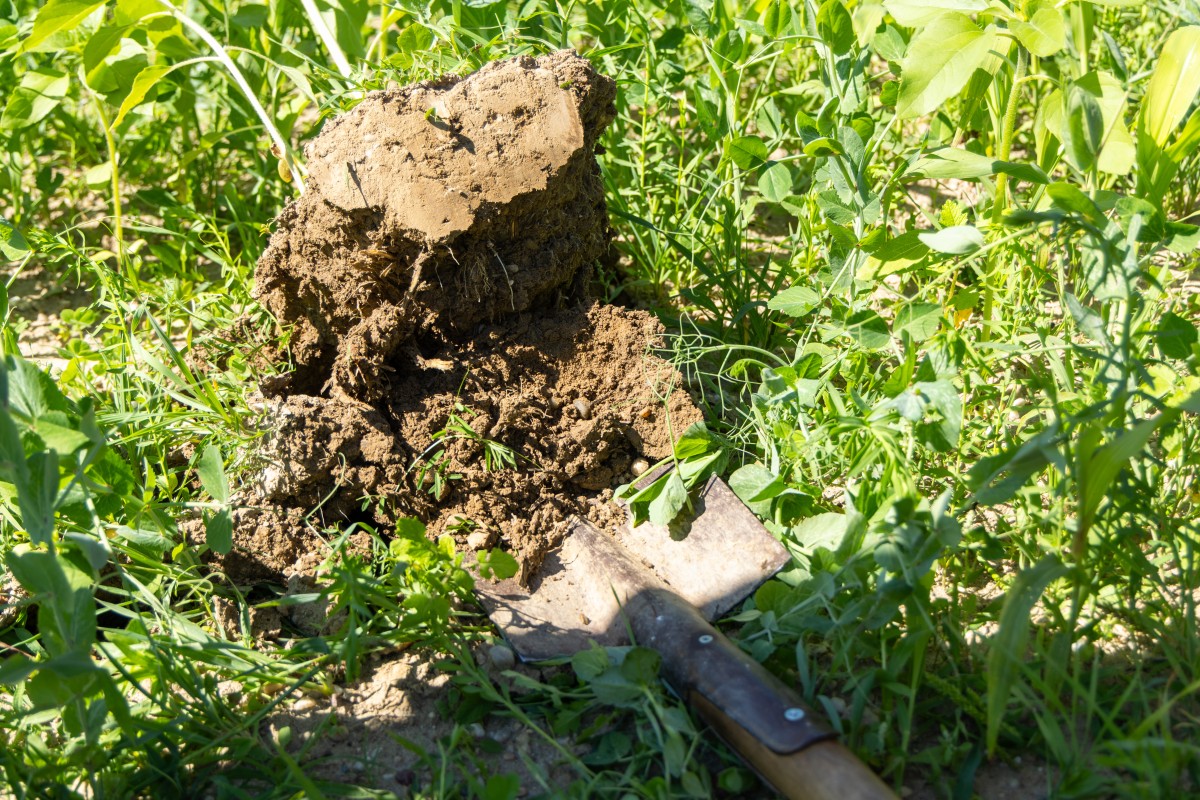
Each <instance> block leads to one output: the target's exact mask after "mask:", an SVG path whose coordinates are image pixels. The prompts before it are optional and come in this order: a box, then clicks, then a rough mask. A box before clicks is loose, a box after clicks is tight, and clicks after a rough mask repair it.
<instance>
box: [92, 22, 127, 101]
mask: <svg viewBox="0 0 1200 800" xmlns="http://www.w3.org/2000/svg"><path fill="white" fill-rule="evenodd" d="M128 31H129V26H127V25H105V26H103V27H101V28H100V29H99V30H97V31H96V32H95V33H93V34H92V36H91V38H90V39H88V41H87V44H86V45H84V47H83V70H84V75H85V76H86V79H87V82H88V85H89V86H91V87H92V88H93V89H97V90H100V87H98V86H96V85H94V84H93V82H92V75H91V73H92V71H93V70H95V69H96V67H98V66H100V65H101V64H102V63H104V59H106V58H108V57H109V56H110V55H112V54H113V51H114V50H116V49H117V48H118V47H119V46H120V45H121V40H122V39H124V38H125V34H126V33H127V32H128Z"/></svg>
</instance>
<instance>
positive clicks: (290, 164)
mask: <svg viewBox="0 0 1200 800" xmlns="http://www.w3.org/2000/svg"><path fill="white" fill-rule="evenodd" d="M158 2H159V3H160V4H161V5H162V6H163V7H164V8H166V9H167V10H168V11H169V12H170V13H171V15H172V16H173V17H175V19H177V20H179V21H180V22H181V23H182V24H183V25H184V27H186V28H189V29H190V30H191V31H192V32H193V33H195V34H196V35H197V36H199V37H200V38H201V39H202V40H203V41H204V43H205V44H206V45H208V47H209V49H211V50H212V51H213V54H214V55H216V57H217V59H218V60H219V61H220V62H221V65H222V66H224V67H225V69H226V70H228V71H229V76H230V77H231V78H233V82H234V83H236V84H237V85H238V88H239V89H241V90H242V94H243V95H245V97H246V102H248V103H249V104H250V107H251V108H253V109H254V113H255V114H257V115H258V119H259V121H260V122H261V123H262V124H263V127H264V128H266V129H267V135H268V136H270V137H271V141H272V142H274V143H275V147H276V148H277V149H278V150H279V152H280V154H281V156H280V157H281V158H282V159H283V161H284V163H285V164H287V168H288V171H289V172H291V174H292V182H293V183H294V184H295V185H296V190H297V191H298V192H300V193H303V192H304V176H303V175H301V174H300V170H299V168H298V167H297V166H296V162H295V161H294V160H293V159H292V150H291V148H290V147H288V143H287V141H286V140H284V138H283V134H281V133H280V132H279V128H277V127H275V123H274V121H272V119H271V115H270V114H268V113H267V110H266V109H265V108H263V106H262V103H260V102H259V101H258V97H257V96H256V95H255V94H254V90H253V89H251V88H250V84H249V83H247V82H246V77H245V76H244V75H242V71H241V70H240V69H238V66H237V64H235V63H234V62H233V59H232V58H230V57H229V53H228V52H227V51H226V50H225V48H224V47H223V46H222V45H221V43H220V42H218V41H217V40H216V38H214V37H213V35H212V34H211V33H209V32H208V31H207V30H205V28H204V26H203V25H201V24H199V23H198V22H196V21H195V20H193V19H192V18H191V17H189V16H188V15H187V14H185V13H183V12H182V11H181V10H179V9H178V8H176V7H175V6H173V5H171V4H170V3H168V2H167V0H158ZM309 2H311V0H309ZM339 53H340V51H339ZM347 68H348V65H347Z"/></svg>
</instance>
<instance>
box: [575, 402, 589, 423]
mask: <svg viewBox="0 0 1200 800" xmlns="http://www.w3.org/2000/svg"><path fill="white" fill-rule="evenodd" d="M573 405H574V406H575V411H576V413H578V414H579V418H580V419H591V418H592V401H591V400H588V399H587V398H586V397H581V398H579V399H578V400H576V401H575V402H574V404H573Z"/></svg>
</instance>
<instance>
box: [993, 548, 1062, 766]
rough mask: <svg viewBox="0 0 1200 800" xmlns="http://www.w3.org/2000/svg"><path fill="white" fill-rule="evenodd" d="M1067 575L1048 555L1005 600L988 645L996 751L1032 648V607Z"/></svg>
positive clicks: (1024, 574) (1015, 584) (1022, 576)
mask: <svg viewBox="0 0 1200 800" xmlns="http://www.w3.org/2000/svg"><path fill="white" fill-rule="evenodd" d="M1066 574H1067V568H1066V567H1065V566H1063V564H1062V562H1061V561H1059V560H1058V558H1057V557H1056V556H1047V557H1046V558H1044V559H1042V560H1041V561H1040V562H1038V564H1037V565H1036V566H1034V567H1032V568H1030V569H1026V570H1023V571H1022V572H1021V573H1020V574H1019V575H1017V578H1016V580H1015V581H1013V585H1012V586H1011V587H1010V588H1009V590H1008V593H1007V594H1006V595H1005V597H1004V607H1003V609H1001V611H1000V625H999V627H998V628H997V629H996V633H995V635H993V636H992V638H991V641H989V642H988V654H987V686H988V691H987V746H988V752H989V753H990V752H993V751H994V750H995V749H996V743H997V742H998V741H999V739H1000V728H1001V726H1002V725H1003V724H1004V714H1005V711H1006V710H1007V708H1008V698H1009V697H1010V696H1011V694H1012V690H1013V686H1015V685H1016V683H1017V681H1018V680H1019V679H1020V677H1021V673H1022V671H1023V669H1024V665H1025V661H1026V655H1027V654H1026V652H1025V650H1026V648H1027V647H1028V645H1029V626H1030V624H1031V622H1032V620H1031V613H1032V611H1033V607H1034V606H1035V605H1037V602H1038V601H1039V600H1040V599H1041V598H1042V594H1043V593H1045V591H1046V588H1047V587H1048V586H1049V585H1050V584H1051V583H1053V582H1054V581H1056V580H1058V579H1059V578H1061V577H1062V576H1064V575H1066Z"/></svg>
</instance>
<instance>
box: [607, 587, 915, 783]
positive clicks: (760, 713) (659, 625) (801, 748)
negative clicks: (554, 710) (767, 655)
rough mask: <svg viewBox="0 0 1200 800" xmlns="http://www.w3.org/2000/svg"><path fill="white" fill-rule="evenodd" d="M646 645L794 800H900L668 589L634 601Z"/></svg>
mask: <svg viewBox="0 0 1200 800" xmlns="http://www.w3.org/2000/svg"><path fill="white" fill-rule="evenodd" d="M624 613H625V614H626V617H627V618H628V620H629V622H630V626H631V628H632V629H633V634H634V638H635V640H636V641H637V643H638V644H640V645H643V646H646V647H650V648H653V649H654V650H656V651H658V653H659V655H661V656H662V660H663V661H662V671H663V677H664V679H665V680H666V681H667V683H668V684H669V685H670V686H671V687H672V688H673V689H674V690H675V692H676V693H677V694H678V695H679V696H680V697H682V698H683V699H684V700H686V701H687V702H688V703H690V704H691V705H692V707H693V708H695V709H696V712H697V713H698V714H699V715H700V716H701V717H702V718H703V719H704V721H705V722H707V723H708V724H709V725H710V726H711V727H712V728H713V730H714V731H716V732H717V734H718V735H720V736H721V738H722V739H724V740H725V741H726V743H728V744H729V746H730V747H732V748H733V749H734V750H735V751H736V752H737V753H738V755H740V756H741V757H742V758H743V759H744V760H745V762H746V763H747V764H748V765H749V766H751V767H752V768H753V769H754V770H756V771H757V772H758V774H759V775H761V776H762V777H763V778H764V779H765V780H766V781H767V782H768V783H770V784H771V785H772V786H774V787H775V788H776V789H777V790H778V791H779V792H780V793H781V794H783V795H784V796H785V797H788V798H792V800H896V795H895V794H893V793H892V790H891V789H889V788H888V787H887V785H886V784H885V783H884V782H883V781H881V780H880V779H879V778H878V777H877V776H876V775H875V774H874V773H873V772H871V770H870V769H868V768H867V766H866V765H865V764H863V763H862V762H861V761H859V760H858V759H857V758H856V757H855V756H854V754H853V753H851V752H850V751H849V750H847V749H846V748H845V747H843V746H842V745H840V744H838V743H837V742H835V741H832V734H831V733H830V732H829V731H828V729H826V728H825V727H824V726H822V725H820V724H819V723H818V722H817V721H816V720H815V719H814V717H813V714H812V713H811V712H809V710H808V709H806V708H804V706H803V704H802V702H801V698H800V696H799V695H798V694H797V693H796V692H795V691H794V690H792V689H791V688H789V687H788V686H786V685H784V683H783V682H782V681H780V680H779V679H778V678H776V677H775V676H774V675H772V674H771V673H770V672H768V671H767V669H766V668H765V667H763V666H762V664H759V663H758V662H757V661H755V660H754V659H753V658H751V657H750V656H748V655H747V654H746V653H745V652H743V651H742V649H741V648H739V647H738V646H737V645H736V644H734V643H733V642H731V641H729V639H728V638H726V637H725V636H724V635H723V634H721V632H720V631H718V630H717V629H716V628H714V627H713V626H712V625H710V624H709V623H708V621H707V620H705V619H704V617H703V616H701V615H700V613H699V612H698V611H697V610H696V608H695V607H694V606H692V605H691V604H689V603H687V602H686V601H684V600H683V599H681V598H680V597H679V596H678V595H676V594H675V593H674V592H671V591H669V590H667V589H654V588H648V589H644V590H642V591H641V592H638V593H637V594H636V595H635V596H633V597H630V598H629V599H628V600H627V601H626V603H625V606H624Z"/></svg>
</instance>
